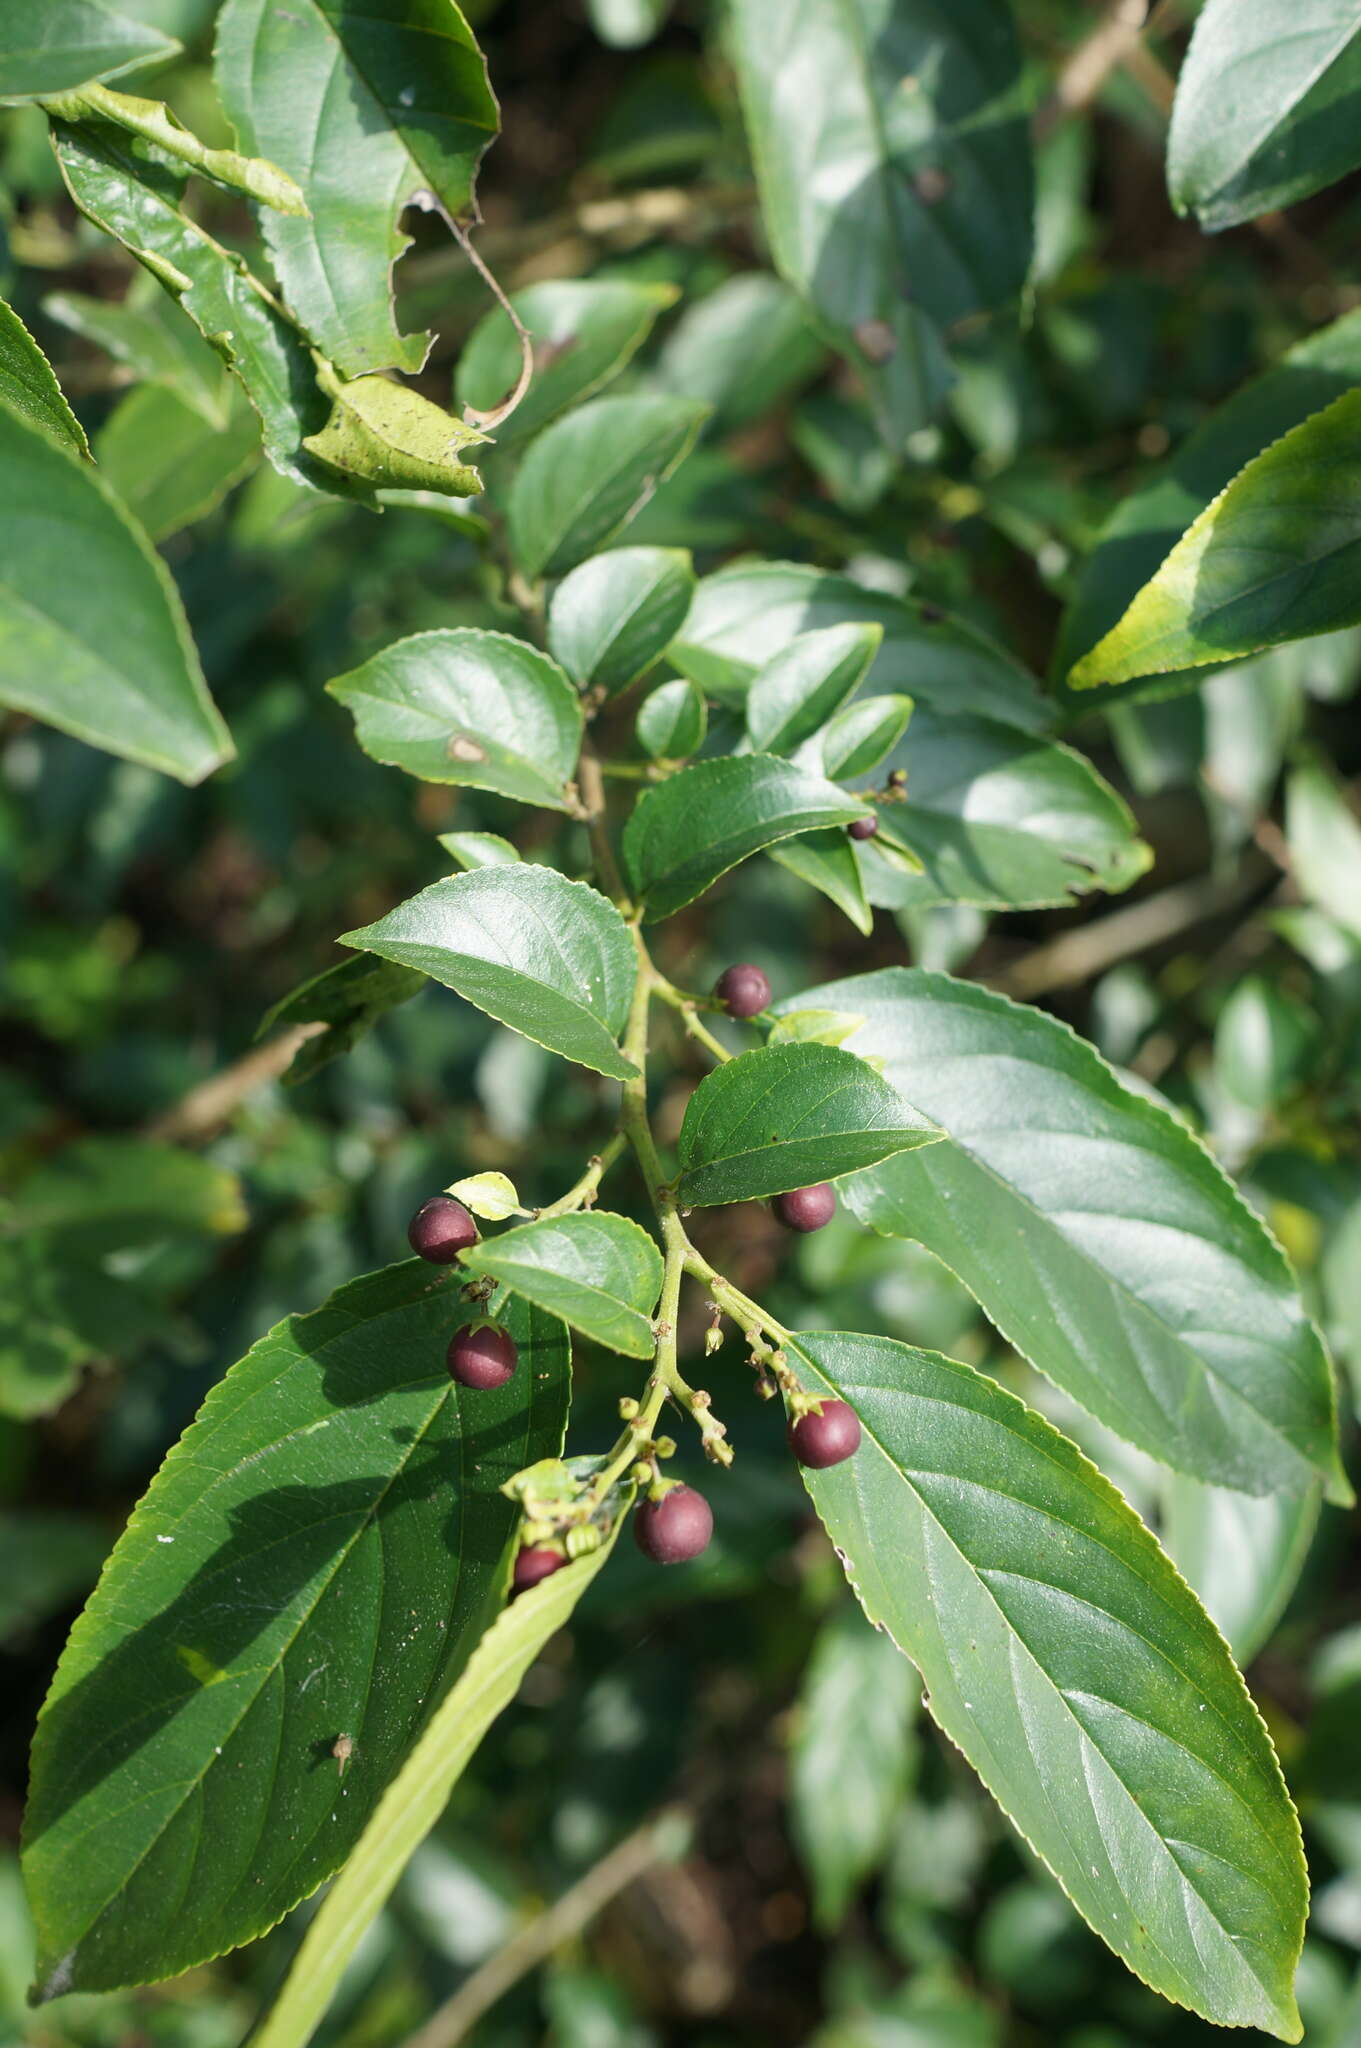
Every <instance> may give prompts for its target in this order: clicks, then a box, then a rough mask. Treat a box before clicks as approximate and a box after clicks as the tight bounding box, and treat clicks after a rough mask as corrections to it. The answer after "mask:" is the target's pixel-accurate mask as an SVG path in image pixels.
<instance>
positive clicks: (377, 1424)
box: [25, 1260, 568, 1997]
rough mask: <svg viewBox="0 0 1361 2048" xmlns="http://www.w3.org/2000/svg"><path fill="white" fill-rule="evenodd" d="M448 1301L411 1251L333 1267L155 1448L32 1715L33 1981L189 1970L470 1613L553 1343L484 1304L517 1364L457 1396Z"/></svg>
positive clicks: (358, 1766) (381, 1735) (272, 1891)
mask: <svg viewBox="0 0 1361 2048" xmlns="http://www.w3.org/2000/svg"><path fill="white" fill-rule="evenodd" d="M459 1308H460V1304H459V1299H458V1284H457V1280H456V1279H454V1280H445V1281H433V1282H432V1279H431V1275H430V1269H429V1267H428V1266H425V1265H423V1264H421V1263H419V1262H417V1261H414V1260H413V1261H409V1262H407V1263H406V1264H403V1265H400V1266H393V1267H389V1268H388V1269H387V1270H386V1271H384V1272H381V1273H374V1274H370V1275H369V1276H367V1277H366V1278H365V1279H362V1280H358V1281H355V1282H353V1283H352V1284H350V1285H349V1286H347V1287H344V1288H342V1289H341V1290H340V1291H339V1292H338V1293H337V1294H336V1295H334V1296H333V1297H332V1298H331V1300H330V1301H329V1302H327V1303H326V1304H325V1306H323V1307H322V1308H320V1309H318V1310H317V1311H316V1313H315V1314H313V1315H310V1316H298V1317H290V1318H289V1319H288V1320H287V1321H285V1322H283V1323H280V1324H279V1325H278V1326H277V1327H276V1328H275V1329H274V1330H272V1331H271V1332H270V1334H269V1335H268V1336H267V1337H264V1338H262V1339H261V1341H260V1342H259V1343H258V1344H257V1345H255V1347H254V1348H253V1349H252V1350H251V1351H250V1352H249V1353H248V1354H247V1356H246V1357H245V1358H244V1359H243V1360H242V1361H241V1363H240V1364H239V1365H237V1366H235V1367H233V1369H232V1371H231V1372H230V1373H229V1374H228V1375H227V1377H226V1378H225V1379H224V1380H223V1381H222V1382H221V1383H220V1384H219V1385H218V1386H217V1387H215V1388H214V1389H213V1391H212V1393H211V1394H210V1395H209V1397H208V1400H207V1402H206V1404H205V1406H204V1409H203V1411H202V1414H201V1415H200V1417H199V1420H198V1421H197V1423H195V1425H194V1427H193V1428H192V1429H191V1430H190V1431H189V1433H188V1434H187V1435H186V1436H185V1437H184V1439H183V1440H182V1442H181V1443H180V1444H179V1445H178V1446H177V1447H176V1449H175V1450H173V1451H172V1452H171V1454H170V1456H169V1458H168V1459H167V1461H166V1463H165V1465H164V1466H163V1467H162V1470H161V1472H160V1473H159V1475H158V1476H157V1478H156V1480H155V1481H154V1483H153V1485H152V1488H151V1491H150V1492H149V1493H148V1494H147V1496H146V1498H145V1499H144V1500H143V1502H142V1504H141V1506H140V1507H139V1508H138V1510H137V1512H136V1513H135V1514H134V1516H133V1519H132V1521H131V1523H130V1524H129V1527H128V1529H127V1531H126V1533H125V1534H124V1536H123V1537H122V1539H121V1540H120V1542H119V1544H118V1547H117V1549H116V1551H115V1552H114V1555H113V1558H112V1559H111V1561H110V1564H109V1566H108V1567H107V1569H106V1571H105V1574H104V1577H103V1578H102V1579H101V1581H100V1585H99V1588H98V1590H97V1592H96V1594H95V1597H94V1599H93V1600H92V1601H91V1603H90V1605H89V1606H88V1607H87V1608H86V1610H85V1612H84V1614H83V1615H82V1617H81V1619H80V1621H79V1622H78V1623H77V1625H76V1628H75V1630H74V1632H73V1634H72V1636H71V1640H70V1642H69V1644H68V1646H67V1649H66V1652H65V1654H64V1656H63V1658H62V1661H61V1664H60V1666H59V1669H58V1673H57V1678H56V1681H55V1686H54V1690H53V1692H52V1694H51V1696H50V1697H49V1699H48V1702H47V1705H46V1707H45V1709H44V1712H43V1717H42V1721H41V1724H40V1727H39V1732H38V1738H37V1745H36V1748H35V1752H34V1785H33V1799H32V1804H31V1807H30V1811H29V1820H28V1830H27V1835H26V1846H25V1865H26V1874H27V1879H28V1885H29V1894H30V1898H31V1900H32V1902H33V1908H34V1913H35V1916H36V1918H37V1922H38V1929H39V1938H40V1950H41V1954H40V1963H39V1985H40V1989H41V1991H42V1993H43V1994H44V1995H45V1996H47V1997H55V1996H57V1995H59V1994H60V1993H62V1992H65V1991H69V1990H72V1989H77V1988H88V1989H106V1988H109V1987H111V1986H114V1985H118V1984H128V1983H137V1982H141V1981H143V1980H144V1979H146V1978H155V1977H162V1976H166V1975H169V1974H173V1973H175V1972H177V1971H179V1970H183V1969H188V1968H190V1967H192V1966H193V1965H194V1964H196V1963H198V1962H201V1961H203V1960H204V1959H205V1958H206V1957H208V1956H212V1955H216V1954H219V1953H220V1952H221V1951H222V1950H224V1949H227V1948H231V1947H235V1946H236V1945H238V1944H239V1943H241V1942H243V1941H247V1940H249V1939H250V1938H251V1937H252V1936H254V1935H256V1934H258V1933H260V1932H261V1931H262V1930H263V1929H264V1928H266V1927H268V1926H270V1925H272V1923H273V1922H274V1921H275V1920H277V1919H278V1918H279V1916H280V1915H281V1914H282V1913H284V1912H286V1911H287V1910H288V1908H289V1907H290V1906H292V1905H294V1904H295V1903H296V1902H297V1901H298V1900H299V1899H301V1898H305V1897H306V1896H307V1894H308V1893H309V1892H311V1891H313V1890H315V1888H316V1886H317V1885H318V1884H320V1883H321V1882H322V1881H323V1879H325V1878H326V1877H329V1876H330V1875H331V1873H332V1872H333V1871H334V1870H336V1869H337V1868H338V1867H339V1865H340V1864H341V1863H342V1862H343V1861H344V1860H345V1857H346V1856H347V1854H348V1853H349V1851H350V1849H351V1848H352V1847H353V1845H354V1843H355V1841H356V1840H357V1839H358V1837H359V1835H360V1833H361V1831H362V1829H363V1826H364V1823H365V1821H366V1819H367V1818H368V1816H369V1815H370V1814H371V1813H372V1811H373V1809H374V1807H375V1806H376V1804H377V1802H378V1800H379V1798H380V1797H381V1795H382V1792H383V1789H384V1787H385V1785H386V1784H387V1783H388V1781H389V1779H390V1778H391V1776H392V1773H393V1771H394V1770H395V1769H396V1767H397V1765H398V1763H399V1762H400V1760H401V1758H402V1757H403V1755H404V1754H405V1752H406V1749H407V1746H408V1744H409V1743H410V1742H411V1740H412V1737H413V1736H414V1735H415V1734H416V1732H417V1730H418V1729H419V1727H420V1725H421V1723H422V1721H423V1719H424V1718H425V1716H426V1715H427V1714H428V1713H429V1711H430V1710H431V1708H432V1707H433V1706H434V1705H435V1703H436V1702H437V1701H438V1700H439V1699H440V1698H441V1697H442V1696H443V1694H444V1692H445V1691H446V1690H447V1688H448V1686H449V1684H450V1683H451V1681H452V1679H453V1678H454V1677H455V1676H456V1674H457V1673H458V1671H459V1670H460V1669H461V1668H462V1666H463V1665H464V1663H465V1662H466V1660H467V1658H468V1656H469V1654H470V1653H471V1651H472V1649H473V1648H474V1645H475V1644H476V1642H477V1641H478V1639H479V1638H480V1637H481V1635H482V1633H483V1631H484V1629H485V1628H486V1626H487V1624H488V1622H489V1621H490V1620H491V1619H492V1617H493V1615H494V1614H495V1612H496V1609H497V1607H498V1606H499V1605H500V1602H501V1599H502V1595H503V1587H504V1582H505V1581H504V1574H505V1565H504V1562H503V1560H504V1557H505V1553H506V1546H507V1544H508V1542H509V1539H510V1537H511V1532H512V1530H513V1528H514V1524H515V1509H514V1508H513V1507H512V1506H511V1504H510V1502H508V1501H507V1500H506V1499H504V1498H503V1496H502V1495H501V1494H500V1492H499V1490H498V1489H499V1487H500V1484H501V1482H502V1481H504V1480H505V1479H508V1478H509V1477H510V1476H511V1474H512V1473H513V1472H515V1471H516V1470H517V1469H518V1468H519V1467H520V1466H522V1465H523V1464H525V1463H526V1462H528V1461H530V1460H533V1459H536V1458H539V1457H544V1456H550V1455H552V1454H553V1453H554V1452H555V1451H556V1450H557V1449H558V1446H559V1445H560V1443H561V1438H562V1428H563V1422H564V1418H565V1414H566V1399H567V1372H568V1347H567V1340H566V1334H565V1332H564V1331H563V1329H562V1326H561V1324H559V1323H556V1322H554V1320H553V1319H552V1318H551V1317H548V1316H544V1315H542V1314H541V1313H539V1312H538V1311H537V1310H534V1309H532V1308H530V1307H528V1306H526V1305H524V1304H522V1303H519V1302H509V1303H507V1304H506V1306H505V1308H504V1315H505V1317H506V1319H507V1320H508V1322H509V1325H510V1328H511V1330H512V1332H513V1333H514V1335H515V1337H516V1341H517V1343H518V1345H519V1349H520V1369H519V1371H518V1372H517V1373H516V1375H515V1377H514V1379H512V1380H511V1381H510V1382H509V1383H508V1384H507V1385H506V1386H505V1387H503V1388H500V1389H497V1390H496V1391H495V1392H492V1393H479V1394H478V1395H476V1396H475V1397H468V1396H466V1395H463V1394H461V1391H460V1389H459V1388H458V1387H457V1385H456V1384H455V1383H453V1382H452V1381H451V1380H450V1378H449V1376H448V1374H447V1372H446V1371H445V1369H444V1347H445V1345H446V1343H447V1342H448V1336H449V1330H450V1326H451V1324H452V1323H453V1322H455V1321H456V1320H457V1318H458V1314H459ZM464 1402H466V1404H467V1405H466V1413H465V1412H464V1410H463V1407H462V1405H461V1404H462V1403H464ZM342 1733H344V1734H348V1735H350V1736H351V1737H352V1738H353V1741H354V1753H353V1757H352V1760H351V1762H350V1764H349V1766H348V1768H347V1770H346V1771H345V1774H344V1777H343V1778H342V1777H341V1775H340V1773H339V1771H338V1770H337V1768H336V1766H335V1764H334V1763H333V1762H332V1761H331V1759H330V1751H331V1748H332V1745H333V1744H334V1742H335V1740H336V1738H337V1736H338V1735H340V1734H342Z"/></svg>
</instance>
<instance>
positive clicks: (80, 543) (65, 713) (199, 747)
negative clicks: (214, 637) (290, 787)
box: [0, 404, 233, 783]
mask: <svg viewBox="0 0 1361 2048" xmlns="http://www.w3.org/2000/svg"><path fill="white" fill-rule="evenodd" d="M0 470H3V472H4V477H5V490H4V495H3V504H2V505H0V704H5V705H8V706H9V707H10V709H12V710H16V711H27V712H30V713H31V714H32V716H33V717H35V718H41V719H44V720H46V722H47V723H48V724H49V725H55V726H59V727H60V728H61V730H62V731H63V732H70V733H74V734H75V735H76V737H77V739H82V740H86V741H88V742H89V744H90V745H91V746H95V747H103V748H105V749H106V750H107V751H108V752H109V753H112V754H121V755H122V756H123V757H124V759H125V760H129V761H142V762H144V763H145V764H146V765H147V766H148V767H150V768H159V769H160V770H161V771H162V772H163V773H165V774H167V775H174V776H176V777H177V778H178V779H179V780H180V781H181V782H191V783H192V782H202V780H203V778H204V776H205V775H210V774H211V773H212V771H213V769H214V768H217V767H219V766H220V765H221V763H222V762H223V761H228V760H230V759H231V757H232V752H233V748H232V743H231V738H230V735H229V734H228V732H227V728H226V726H225V725H224V724H223V723H222V720H221V718H220V717H219V716H218V713H217V709H216V707H215V705H214V704H213V701H212V699H211V697H210V696H209V695H208V686H207V684H206V683H205V682H204V680H203V672H202V670H201V669H200V667H199V663H198V656H197V654H196V653H195V651H194V644H193V641H192V640H191V639H190V637H189V628H188V625H187V623H186V621H185V617H184V611H183V608H182V606H181V604H180V600H179V595H178V593H177V591H176V589H175V586H174V584H173V583H172V582H171V580H170V576H169V574H168V573H167V571H166V568H165V565H164V563H163V562H162V561H161V559H160V557H159V556H158V555H157V554H156V552H155V550H154V549H153V548H152V547H151V544H150V543H149V541H148V540H147V538H146V536H145V535H144V534H143V533H141V532H140V531H139V529H138V528H137V527H136V526H135V525H134V524H133V523H132V521H131V520H130V519H129V518H128V516H127V514H126V513H125V512H124V511H123V509H122V507H121V506H120V505H119V503H118V500H117V499H116V498H115V497H114V495H113V493H112V491H111V490H110V489H109V487H108V485H107V484H105V483H104V482H103V481H102V479H101V478H100V477H98V476H97V475H96V473H95V471H94V470H93V468H92V467H91V466H90V464H89V463H87V462H84V461H82V460H81V459H80V458H79V457H78V456H77V455H76V454H75V453H74V452H73V451H72V450H71V449H70V448H69V445H68V446H63V445H61V444H60V443H58V442H56V441H54V440H52V439H51V438H50V437H49V436H48V435H47V434H46V433H44V432H43V431H42V430H41V429H40V428H38V427H34V426H31V425H30V424H28V422H27V421H26V420H24V419H21V418H20V417H19V416H18V415H17V414H16V413H12V412H10V411H9V409H8V408H7V407H6V406H4V405H3V404H0ZM76 559H78V560H79V562H80V575H79V576H78V577H74V576H72V574H71V563H72V562H73V561H74V560H76Z"/></svg>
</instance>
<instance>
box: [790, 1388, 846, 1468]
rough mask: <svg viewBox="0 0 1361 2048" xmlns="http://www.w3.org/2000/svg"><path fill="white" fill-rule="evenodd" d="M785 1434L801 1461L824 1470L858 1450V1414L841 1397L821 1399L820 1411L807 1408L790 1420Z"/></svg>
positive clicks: (802, 1463)
mask: <svg viewBox="0 0 1361 2048" xmlns="http://www.w3.org/2000/svg"><path fill="white" fill-rule="evenodd" d="M785 1434H786V1435H787V1436H788V1438H789V1448H790V1450H791V1451H792V1452H793V1453H794V1456H795V1457H796V1458H797V1459H798V1461H799V1463H800V1464H801V1465H811V1466H812V1468H813V1470H814V1471H815V1472H825V1471H826V1469H827V1467H828V1466H829V1465H839V1464H841V1462H842V1460H843V1459H845V1458H849V1457H852V1456H854V1454H855V1452H856V1451H857V1450H859V1448H860V1417H859V1416H858V1415H857V1414H856V1412H855V1410H854V1408H852V1407H851V1406H850V1405H849V1404H848V1403H847V1402H845V1401H824V1402H823V1404H822V1411H821V1413H820V1414H819V1413H818V1412H817V1410H815V1409H811V1408H810V1409H809V1411H808V1413H807V1414H806V1415H800V1416H798V1417H796V1419H795V1420H794V1421H793V1422H791V1423H790V1425H789V1428H788V1429H787V1430H786V1432H785Z"/></svg>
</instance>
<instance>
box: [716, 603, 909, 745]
mask: <svg viewBox="0 0 1361 2048" xmlns="http://www.w3.org/2000/svg"><path fill="white" fill-rule="evenodd" d="M883 637H884V636H883V632H882V629H878V628H876V625H875V623H874V622H873V621H867V622H866V623H864V624H863V625H847V626H824V627H823V628H822V629H821V631H819V632H816V633H801V634H800V635H799V636H798V638H797V639H795V640H791V641H790V643H789V645H788V646H787V647H784V648H781V650H780V652H779V653H778V654H773V655H772V656H771V658H770V660H769V661H768V662H766V664H765V666H764V667H763V668H760V669H758V670H757V672H756V674H755V675H754V676H753V677H752V679H751V687H750V689H749V690H748V691H747V700H746V712H747V734H748V737H749V738H750V740H751V743H752V746H753V747H755V748H756V750H757V752H758V753H763V754H789V753H792V752H793V751H794V749H795V747H797V746H800V745H801V744H802V743H803V741H804V740H806V739H811V738H812V736H813V734H814V733H815V732H817V731H818V730H819V729H820V728H821V727H822V726H824V725H825V724H826V723H827V721H828V719H829V718H831V717H832V716H833V714H834V713H835V712H838V711H839V710H840V709H841V707H842V705H843V704H844V703H845V702H846V700H847V698H848V697H851V696H853V695H854V694H855V692H856V691H857V690H858V689H859V687H860V685H861V683H862V682H863V681H864V680H865V676H866V674H867V673H868V671H869V666H870V663H871V662H872V661H873V660H874V657H875V655H876V653H877V652H878V650H879V645H880V642H881V641H882V639H883Z"/></svg>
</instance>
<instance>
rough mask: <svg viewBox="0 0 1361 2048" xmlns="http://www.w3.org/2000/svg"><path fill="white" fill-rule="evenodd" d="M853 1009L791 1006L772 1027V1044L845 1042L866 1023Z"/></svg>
mask: <svg viewBox="0 0 1361 2048" xmlns="http://www.w3.org/2000/svg"><path fill="white" fill-rule="evenodd" d="M864 1021H865V1020H864V1018H863V1017H857V1016H856V1015H855V1013H854V1011H851V1010H787V1011H786V1012H785V1014H784V1015H783V1016H782V1017H777V1018H776V1019H775V1022H774V1023H773V1024H772V1025H771V1027H770V1034H769V1037H768V1038H767V1041H766V1043H767V1044H768V1045H844V1044H845V1042H846V1040H847V1039H848V1038H849V1037H850V1035H851V1033H852V1032H853V1031H858V1030H859V1029H860V1026H861V1025H862V1024H863V1023H864Z"/></svg>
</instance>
